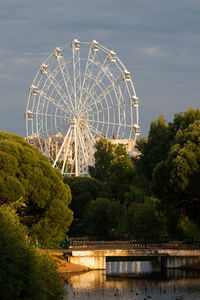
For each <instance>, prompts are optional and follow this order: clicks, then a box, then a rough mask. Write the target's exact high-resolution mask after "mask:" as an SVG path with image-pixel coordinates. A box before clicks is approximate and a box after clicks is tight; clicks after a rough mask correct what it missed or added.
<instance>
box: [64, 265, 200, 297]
mask: <svg viewBox="0 0 200 300" xmlns="http://www.w3.org/2000/svg"><path fill="white" fill-rule="evenodd" d="M106 267H107V268H106V271H90V272H86V273H82V274H76V275H73V276H71V277H70V278H69V279H68V281H67V282H66V289H67V291H68V298H66V299H68V300H79V299H81V300H86V299H88V300H102V299H104V300H114V299H115V300H116V299H117V300H125V299H126V300H129V299H130V300H144V299H146V300H147V299H154V300H169V299H172V300H178V299H179V300H181V299H182V300H199V299H200V273H199V272H189V271H186V270H185V271H182V270H168V271H166V272H164V273H163V272H161V271H160V269H159V265H158V264H155V263H152V262H147V261H146V262H107V266H106Z"/></svg>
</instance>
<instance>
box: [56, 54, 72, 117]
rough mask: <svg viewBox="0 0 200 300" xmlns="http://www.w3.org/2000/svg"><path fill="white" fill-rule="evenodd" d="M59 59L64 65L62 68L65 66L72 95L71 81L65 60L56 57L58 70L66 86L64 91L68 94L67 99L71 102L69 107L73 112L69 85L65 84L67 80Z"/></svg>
mask: <svg viewBox="0 0 200 300" xmlns="http://www.w3.org/2000/svg"><path fill="white" fill-rule="evenodd" d="M60 60H61V61H62V63H63V65H64V68H65V70H66V72H67V77H68V79H69V82H70V84H69V85H70V86H71V92H72V94H73V95H74V90H73V86H72V82H71V79H70V76H69V71H68V69H67V65H66V63H65V61H64V60H63V59H62V58H58V64H59V67H60V71H61V74H62V77H63V81H64V84H65V88H66V91H67V94H68V97H69V100H70V103H71V109H72V111H73V112H74V104H73V101H72V97H71V96H70V91H69V87H68V84H67V81H66V77H65V73H64V68H63V67H62V66H61V63H60Z"/></svg>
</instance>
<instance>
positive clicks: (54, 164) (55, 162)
mask: <svg viewBox="0 0 200 300" xmlns="http://www.w3.org/2000/svg"><path fill="white" fill-rule="evenodd" d="M70 130H71V127H69V130H68V131H67V134H66V136H65V138H64V141H63V143H62V146H61V147H60V150H59V152H58V155H57V156H56V159H55V161H54V163H53V167H55V166H56V164H57V161H58V158H59V157H60V154H61V153H62V151H63V147H64V145H65V143H66V140H67V138H68V136H69V133H70Z"/></svg>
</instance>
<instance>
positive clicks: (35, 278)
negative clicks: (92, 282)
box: [0, 205, 63, 300]
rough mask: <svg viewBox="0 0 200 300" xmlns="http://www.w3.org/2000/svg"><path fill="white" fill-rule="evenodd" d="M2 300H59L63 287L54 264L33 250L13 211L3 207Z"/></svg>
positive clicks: (0, 220) (0, 244)
mask: <svg viewBox="0 0 200 300" xmlns="http://www.w3.org/2000/svg"><path fill="white" fill-rule="evenodd" d="M0 286H1V289H0V299H4V300H10V299H15V300H22V299H26V300H28V299H30V300H59V299H62V295H63V287H62V282H61V280H60V277H59V274H58V272H57V269H56V266H55V264H54V262H53V261H52V260H51V259H50V257H49V256H47V255H44V254H41V253H40V252H39V250H36V249H34V248H33V247H31V245H30V244H29V243H28V240H27V239H26V231H25V227H24V226H23V225H22V224H21V223H20V222H19V219H18V216H17V215H16V213H15V212H14V210H13V209H12V208H11V207H8V206H5V205H3V206H1V207H0Z"/></svg>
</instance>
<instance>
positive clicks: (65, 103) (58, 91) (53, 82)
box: [48, 74, 73, 113]
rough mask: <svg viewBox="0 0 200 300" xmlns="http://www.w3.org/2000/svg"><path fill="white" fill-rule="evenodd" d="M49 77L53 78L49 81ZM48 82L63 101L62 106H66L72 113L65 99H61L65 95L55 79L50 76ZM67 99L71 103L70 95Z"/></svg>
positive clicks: (49, 78)
mask: <svg viewBox="0 0 200 300" xmlns="http://www.w3.org/2000/svg"><path fill="white" fill-rule="evenodd" d="M51 77H52V78H53V80H52V79H51ZM48 80H49V81H50V83H51V84H52V86H53V87H54V88H55V89H56V91H57V93H58V94H59V96H60V98H61V99H62V100H63V103H64V105H66V107H67V108H68V110H69V111H70V112H71V113H73V112H72V108H71V107H70V106H69V104H68V103H67V101H66V100H65V98H64V97H63V95H65V92H64V91H63V89H62V87H61V86H60V84H59V82H58V81H57V80H56V78H55V77H54V76H53V74H50V76H49V77H48ZM68 99H69V101H70V102H71V97H70V94H68Z"/></svg>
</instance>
